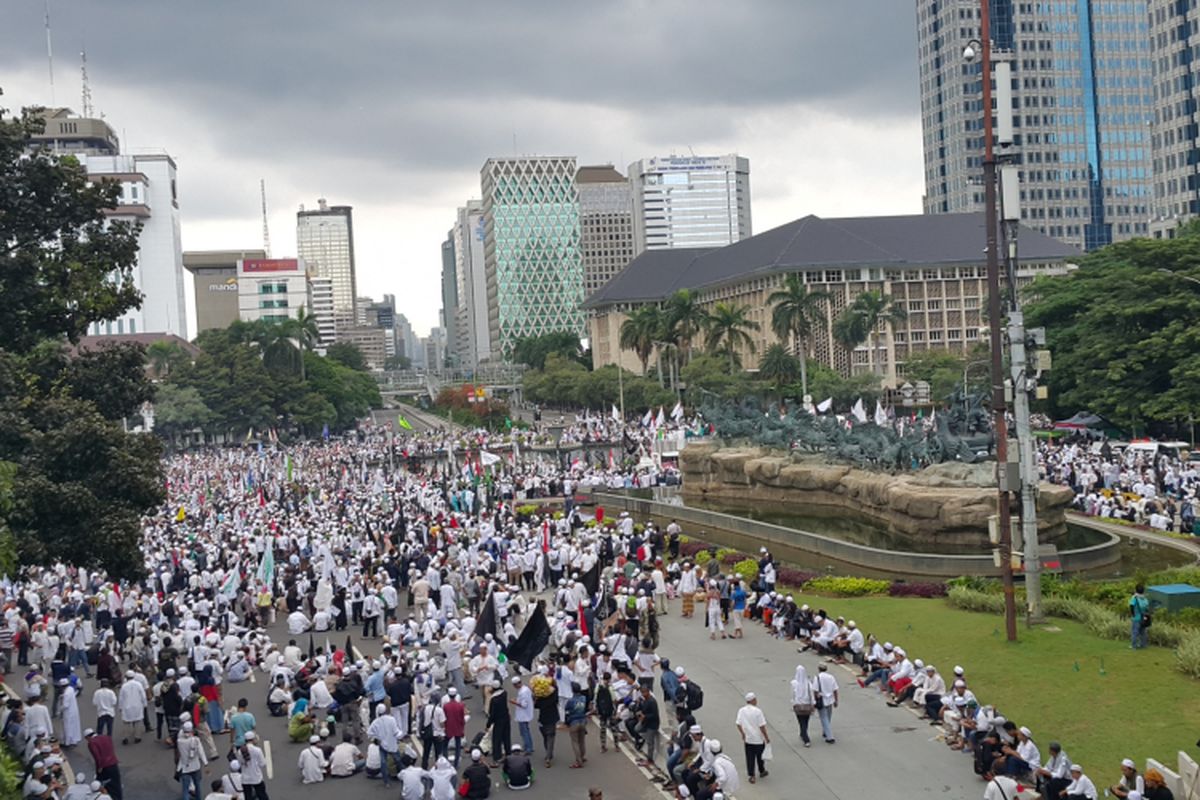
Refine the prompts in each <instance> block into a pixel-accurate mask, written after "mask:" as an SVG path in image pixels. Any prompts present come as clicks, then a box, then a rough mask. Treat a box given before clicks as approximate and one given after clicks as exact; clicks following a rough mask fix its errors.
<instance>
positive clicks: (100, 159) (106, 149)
mask: <svg viewBox="0 0 1200 800" xmlns="http://www.w3.org/2000/svg"><path fill="white" fill-rule="evenodd" d="M42 116H43V118H44V119H45V122H46V127H45V130H44V131H43V133H41V134H39V135H36V136H34V137H33V146H34V147H45V148H48V149H49V150H51V151H52V152H54V153H58V154H62V155H71V156H74V157H75V158H76V159H78V160H79V163H80V165H81V166H82V167H83V168H84V170H86V171H87V175H88V178H90V179H92V180H94V181H99V180H101V179H103V180H110V181H117V182H119V183H120V184H121V196H120V198H119V199H118V200H117V207H116V208H115V209H113V210H112V211H111V212H110V213H109V218H110V219H113V220H122V221H125V222H129V223H131V224H137V223H140V224H141V226H142V232H141V234H140V235H139V236H138V256H137V264H136V265H135V266H134V269H133V280H134V285H136V286H137V288H138V290H139V291H140V292H141V293H142V305H141V307H140V308H133V309H130V310H129V311H126V312H125V313H124V314H122V315H121V317H120V318H119V319H115V320H110V321H107V322H98V323H94V324H93V325H92V326H91V328H90V329H89V330H88V333H89V334H91V335H93V336H107V335H112V334H124V333H173V334H175V335H176V336H179V337H180V338H183V339H187V338H188V323H187V301H186V300H185V299H184V279H183V240H182V238H181V236H180V230H179V193H178V186H177V185H176V178H175V161H174V159H172V158H171V157H170V156H169V155H167V154H166V153H165V152H158V153H148V154H144V155H143V154H138V155H127V154H122V153H121V147H120V142H119V140H118V139H117V136H116V133H115V132H114V131H113V129H112V126H110V125H109V124H108V123H107V122H105V121H104V120H102V119H90V118H86V117H79V116H76V115H75V113H74V112H73V111H71V109H69V108H54V109H47V110H46V111H44V112H43V113H42Z"/></svg>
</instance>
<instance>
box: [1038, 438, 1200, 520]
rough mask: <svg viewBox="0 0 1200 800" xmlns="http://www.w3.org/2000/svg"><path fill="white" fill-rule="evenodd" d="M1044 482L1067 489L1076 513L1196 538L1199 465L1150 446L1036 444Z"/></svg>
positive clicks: (1075, 440)
mask: <svg viewBox="0 0 1200 800" xmlns="http://www.w3.org/2000/svg"><path fill="white" fill-rule="evenodd" d="M1038 459H1039V463H1040V469H1041V471H1042V477H1043V479H1045V480H1047V481H1050V482H1051V483H1057V484H1060V485H1063V486H1069V487H1071V490H1072V491H1073V492H1074V493H1075V500H1074V503H1073V506H1074V508H1075V509H1076V510H1078V511H1080V512H1082V513H1084V514H1087V515H1088V516H1093V517H1102V518H1105V519H1118V520H1123V521H1126V522H1131V523H1135V524H1139V525H1147V526H1149V527H1151V528H1154V529H1156V530H1161V531H1178V532H1180V533H1189V534H1192V535H1194V536H1200V521H1197V519H1196V510H1197V503H1198V495H1200V463H1198V462H1196V461H1191V460H1187V461H1185V460H1183V459H1182V458H1180V457H1179V455H1178V454H1177V453H1176V454H1172V453H1171V452H1168V451H1160V450H1159V449H1158V448H1157V447H1155V446H1153V445H1147V446H1144V447H1142V446H1125V447H1123V448H1122V447H1114V446H1113V444H1112V443H1110V442H1107V441H1104V442H1094V441H1091V440H1089V439H1080V438H1071V439H1069V440H1066V441H1063V442H1056V441H1054V440H1052V439H1047V440H1041V442H1040V443H1039V446H1038Z"/></svg>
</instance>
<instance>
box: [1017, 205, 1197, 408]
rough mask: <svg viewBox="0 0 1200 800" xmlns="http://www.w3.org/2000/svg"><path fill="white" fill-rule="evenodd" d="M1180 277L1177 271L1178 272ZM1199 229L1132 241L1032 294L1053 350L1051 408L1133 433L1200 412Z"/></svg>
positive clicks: (1033, 315)
mask: <svg viewBox="0 0 1200 800" xmlns="http://www.w3.org/2000/svg"><path fill="white" fill-rule="evenodd" d="M1172 273H1173V274H1172ZM1195 281H1200V225H1197V224H1195V223H1193V224H1192V225H1191V226H1188V227H1184V228H1182V229H1181V230H1180V235H1179V236H1178V237H1177V238H1175V239H1133V240H1130V241H1127V242H1120V243H1118V244H1113V245H1109V246H1108V247H1105V248H1103V249H1101V250H1098V251H1096V252H1094V253H1091V254H1089V255H1088V256H1087V257H1085V258H1084V259H1083V260H1082V261H1081V263H1080V265H1079V269H1078V270H1075V271H1074V272H1072V273H1070V274H1067V275H1063V276H1045V277H1043V278H1040V279H1039V280H1037V281H1035V282H1034V283H1033V285H1032V286H1030V287H1029V288H1028V290H1027V297H1028V303H1027V306H1026V324H1027V325H1028V326H1044V327H1045V328H1046V343H1047V346H1048V347H1049V349H1050V351H1051V352H1052V354H1053V359H1054V361H1053V369H1052V370H1051V371H1050V373H1049V387H1050V409H1051V411H1052V413H1054V414H1055V415H1059V416H1065V415H1070V414H1073V413H1074V412H1076V411H1080V410H1085V409H1086V410H1088V411H1091V412H1093V413H1097V414H1100V415H1102V416H1106V417H1109V418H1110V419H1112V420H1114V421H1116V422H1120V423H1123V424H1126V425H1130V426H1131V427H1135V428H1136V427H1139V426H1142V425H1144V424H1146V423H1147V422H1152V421H1158V422H1173V421H1178V422H1182V421H1184V420H1187V419H1188V417H1189V416H1192V417H1195V416H1200V285H1198V284H1197V283H1196V282H1195Z"/></svg>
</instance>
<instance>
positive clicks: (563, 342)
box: [512, 331, 591, 369]
mask: <svg viewBox="0 0 1200 800" xmlns="http://www.w3.org/2000/svg"><path fill="white" fill-rule="evenodd" d="M550 355H558V356H562V357H563V358H567V359H572V360H574V361H578V362H579V363H580V364H582V365H584V366H586V367H590V366H591V359H590V358H589V357H587V356H585V355H584V352H583V345H582V343H581V342H580V340H579V336H578V334H575V333H573V332H572V331H553V332H551V333H543V334H542V335H541V336H522V337H520V338H519V339H517V340H516V342H514V343H513V352H512V360H513V361H514V362H516V363H517V364H524V365H526V366H528V367H532V368H533V369H542V368H543V367H545V366H546V359H547V358H548V357H549V356H550Z"/></svg>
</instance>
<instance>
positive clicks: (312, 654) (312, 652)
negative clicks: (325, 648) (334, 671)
mask: <svg viewBox="0 0 1200 800" xmlns="http://www.w3.org/2000/svg"><path fill="white" fill-rule="evenodd" d="M308 657H309V658H316V657H317V648H316V645H314V644H313V638H312V634H311V633H310V634H309V635H308Z"/></svg>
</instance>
